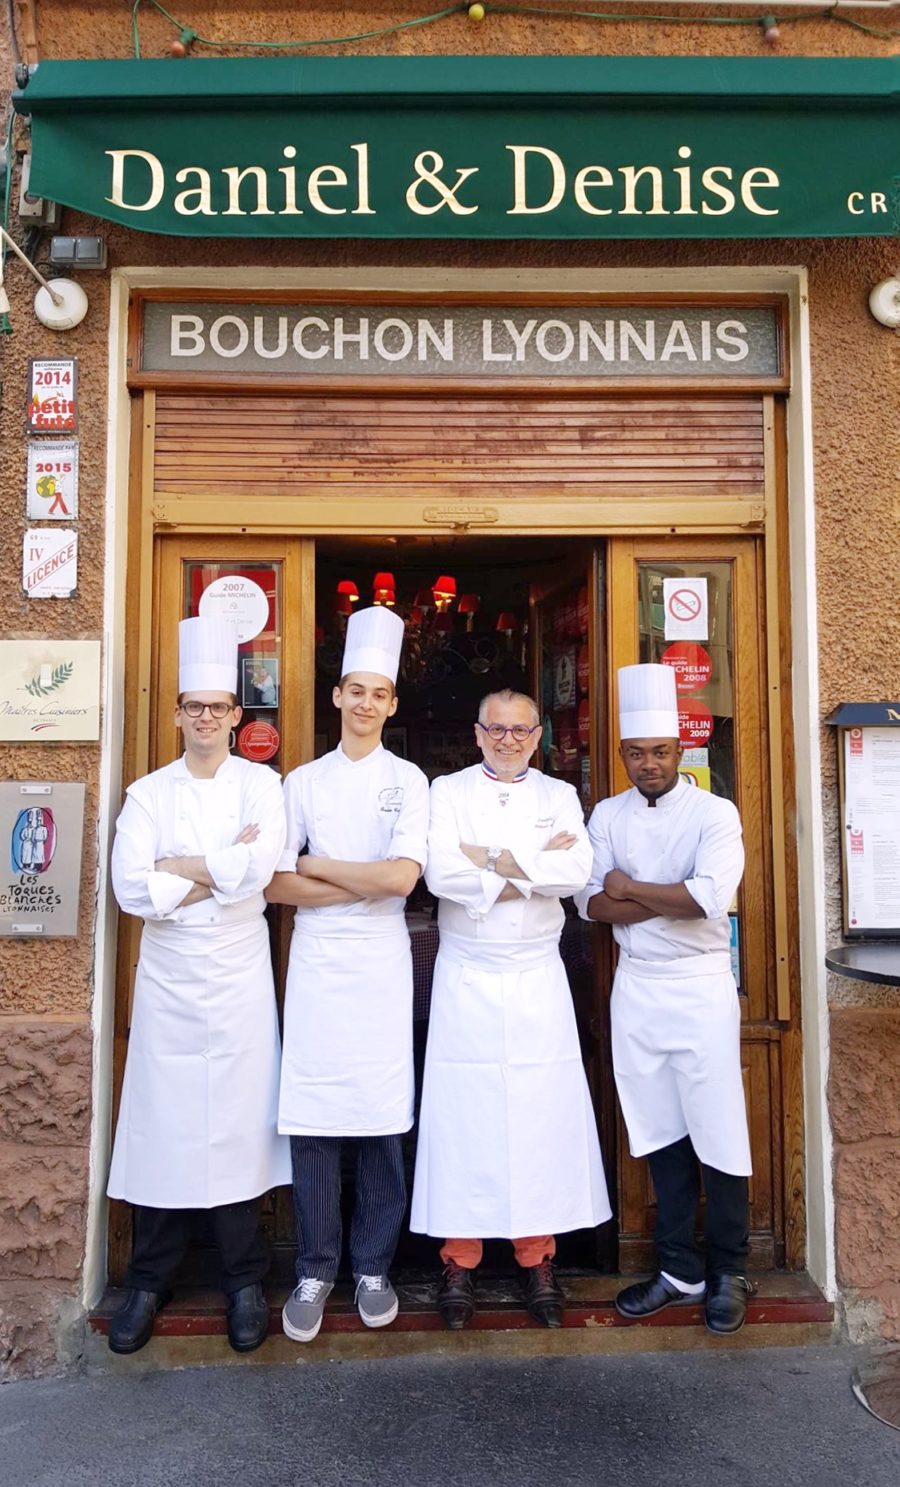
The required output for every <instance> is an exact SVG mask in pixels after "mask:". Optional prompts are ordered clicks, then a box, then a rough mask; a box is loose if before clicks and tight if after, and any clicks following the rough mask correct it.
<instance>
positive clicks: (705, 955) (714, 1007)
mask: <svg viewBox="0 0 900 1487" xmlns="http://www.w3.org/2000/svg"><path fill="white" fill-rule="evenodd" d="M588 831H589V835H590V838H591V843H592V845H593V849H594V864H593V867H592V869H591V878H590V881H589V882H588V884H587V887H586V888H585V889H584V890H583V892H581V893H579V894H578V895H577V898H576V902H577V904H578V907H579V910H580V912H581V914H582V916H583V917H584V918H587V917H588V905H589V902H590V899H591V897H592V896H593V894H595V893H599V892H601V891H602V889H603V882H604V879H605V877H606V874H607V873H608V872H609V871H611V869H613V868H619V869H620V870H621V871H622V872H624V873H626V874H627V875H628V877H630V878H634V879H635V880H636V881H637V882H640V883H684V884H685V886H686V888H687V890H688V892H689V893H690V894H691V896H692V898H694V899H695V900H696V902H697V904H698V905H699V906H700V908H701V909H702V910H703V914H704V917H703V918H702V919H674V918H667V917H665V916H664V915H657V916H656V917H655V918H653V919H648V920H646V921H645V922H644V923H643V924H614V925H613V926H612V931H613V934H614V936H615V938H616V940H617V942H618V944H619V947H620V954H619V964H618V967H617V969H616V976H615V981H614V983H613V992H612V1001H611V1024H612V1054H613V1068H614V1071H615V1077H616V1089H617V1091H618V1095H619V1101H620V1104H621V1106H622V1113H623V1115H624V1118H625V1124H626V1127H627V1129H628V1142H629V1147H630V1150H631V1153H632V1156H635V1157H640V1156H646V1155H647V1154H648V1153H649V1152H653V1151H658V1150H661V1149H662V1148H664V1147H667V1146H670V1145H672V1144H673V1143H674V1142H676V1141H680V1140H682V1139H683V1137H684V1136H690V1138H691V1141H692V1143H693V1147H694V1150H695V1152H696V1153H697V1155H698V1157H699V1158H700V1160H701V1162H704V1163H706V1164H707V1165H709V1166H711V1167H715V1168H716V1169H717V1170H718V1171H721V1172H730V1173H734V1174H736V1175H748V1174H749V1173H750V1171H751V1167H752V1162H751V1153H750V1142H749V1134H748V1129H747V1116H746V1109H745V1103H744V1088H743V1081H742V1076H741V1048H740V1005H739V1002H738V997H737V991H736V987H735V983H734V977H733V976H732V973H731V957H730V927H729V923H728V909H729V905H730V904H731V901H732V899H733V897H734V894H735V891H736V890H737V886H738V883H739V882H740V879H741V873H742V871H743V867H744V849H743V845H742V841H741V822H740V817H739V816H738V813H737V811H736V809H735V807H734V806H733V805H732V804H731V802H730V801H728V800H723V799H721V797H719V796H717V795H711V794H709V792H708V791H705V790H699V789H697V787H696V786H693V785H689V784H687V782H686V781H685V780H683V779H679V781H678V782H677V784H676V785H675V786H674V788H673V789H672V790H670V791H669V792H668V793H667V794H666V795H662V796H660V797H659V798H658V799H657V802H656V805H655V806H649V805H648V804H647V801H646V800H645V798H644V796H643V795H641V793H640V791H639V790H637V789H631V790H626V791H624V792H623V793H622V794H621V795H617V796H615V797H614V798H612V799H611V800H603V801H601V802H600V804H599V805H597V806H596V807H595V809H594V811H593V813H592V815H591V819H590V823H589V826H588Z"/></svg>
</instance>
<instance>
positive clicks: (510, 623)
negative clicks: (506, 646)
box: [497, 609, 519, 635]
mask: <svg viewBox="0 0 900 1487" xmlns="http://www.w3.org/2000/svg"><path fill="white" fill-rule="evenodd" d="M518 628H519V621H518V619H517V617H516V615H515V614H513V612H512V610H511V609H504V610H503V612H502V613H501V614H498V616H497V629H498V630H505V631H506V633H507V635H510V634H512V632H513V630H518Z"/></svg>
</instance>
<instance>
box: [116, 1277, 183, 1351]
mask: <svg viewBox="0 0 900 1487" xmlns="http://www.w3.org/2000/svg"><path fill="white" fill-rule="evenodd" d="M171 1300H172V1292H171V1291H128V1292H127V1294H126V1296H125V1300H124V1302H123V1303H122V1305H121V1306H120V1307H119V1310H118V1311H117V1312H116V1314H115V1316H114V1317H113V1318H112V1320H111V1321H110V1324H109V1338H108V1342H109V1347H110V1351H111V1352H113V1353H136V1352H137V1351H138V1350H139V1349H140V1348H142V1347H143V1346H144V1344H145V1343H148V1342H149V1341H150V1338H151V1337H152V1335H153V1320H154V1318H155V1316H156V1313H157V1312H158V1311H161V1310H162V1308H163V1307H164V1306H165V1304H166V1302H167V1301H171Z"/></svg>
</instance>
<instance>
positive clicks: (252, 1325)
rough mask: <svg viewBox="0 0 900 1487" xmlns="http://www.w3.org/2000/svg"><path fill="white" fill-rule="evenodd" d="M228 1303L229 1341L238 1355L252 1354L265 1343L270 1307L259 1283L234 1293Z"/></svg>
mask: <svg viewBox="0 0 900 1487" xmlns="http://www.w3.org/2000/svg"><path fill="white" fill-rule="evenodd" d="M227 1302H228V1341H229V1342H230V1343H231V1346H232V1347H233V1348H234V1351H235V1352H236V1353H252V1352H253V1349H254V1348H258V1347H259V1345H260V1343H262V1342H265V1340H266V1334H267V1333H268V1330H269V1307H268V1304H267V1302H266V1298H265V1296H264V1295H263V1288H262V1286H261V1285H260V1283H259V1281H257V1282H256V1284H255V1285H253V1286H243V1287H242V1288H241V1290H240V1291H233V1292H232V1294H231V1295H230V1296H229V1297H228V1298H227Z"/></svg>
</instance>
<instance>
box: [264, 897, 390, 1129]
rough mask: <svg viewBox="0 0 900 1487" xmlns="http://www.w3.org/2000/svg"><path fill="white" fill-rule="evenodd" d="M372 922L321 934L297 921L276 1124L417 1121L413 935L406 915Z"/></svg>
mask: <svg viewBox="0 0 900 1487" xmlns="http://www.w3.org/2000/svg"><path fill="white" fill-rule="evenodd" d="M316 927H317V926H316ZM368 927H369V928H370V929H371V931H372V932H371V933H367V934H347V933H344V934H338V933H336V932H333V933H331V934H328V933H324V934H317V933H315V929H314V927H313V926H311V925H309V924H308V922H307V921H305V920H301V921H299V922H298V923H297V924H296V925H295V929H294V936H293V939H292V940H291V958H290V965H289V969H288V981H287V992H286V996H285V1018H284V1059H283V1062H282V1069H281V1098H280V1101H279V1108H278V1129H279V1131H282V1132H286V1133H288V1134H290V1135H294V1136H297V1135H305V1136H386V1135H390V1134H392V1133H394V1132H398V1131H408V1130H409V1128H410V1126H411V1125H412V1123H413V1095H414V1079H413V1047H412V1038H413V1022H412V998H413V973H412V953H411V951H410V945H409V933H408V931H407V928H406V920H405V919H404V918H403V916H402V915H392V916H391V917H390V918H381V919H371V920H369V924H368Z"/></svg>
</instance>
